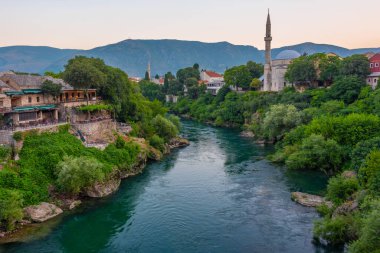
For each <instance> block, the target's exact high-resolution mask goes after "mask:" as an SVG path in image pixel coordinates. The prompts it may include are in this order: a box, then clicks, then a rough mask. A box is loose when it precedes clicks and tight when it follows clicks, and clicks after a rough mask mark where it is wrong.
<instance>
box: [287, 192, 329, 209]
mask: <svg viewBox="0 0 380 253" xmlns="http://www.w3.org/2000/svg"><path fill="white" fill-rule="evenodd" d="M292 200H293V201H295V202H297V203H299V204H301V205H303V206H308V207H318V206H321V205H323V204H326V205H327V206H329V207H331V206H332V203H331V202H329V201H326V200H325V198H323V197H321V196H317V195H311V194H307V193H302V192H292Z"/></svg>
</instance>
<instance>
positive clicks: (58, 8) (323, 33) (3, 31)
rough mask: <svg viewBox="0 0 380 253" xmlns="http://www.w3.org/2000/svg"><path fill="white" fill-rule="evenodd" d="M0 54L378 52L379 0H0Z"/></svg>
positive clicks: (379, 44) (379, 38)
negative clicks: (135, 43) (146, 44)
mask: <svg viewBox="0 0 380 253" xmlns="http://www.w3.org/2000/svg"><path fill="white" fill-rule="evenodd" d="M0 8H1V12H0V47H3V46H13V45H33V46H52V47H58V48H73V49H74V48H75V49H91V48H94V47H98V46H103V45H107V44H112V43H116V42H119V41H122V40H125V39H180V40H194V41H203V42H219V41H228V42H231V43H233V44H237V45H251V46H255V47H257V48H259V49H263V48H264V40H263V38H264V36H265V22H266V15H267V10H268V8H270V13H271V19H272V36H273V42H272V45H273V47H281V46H288V45H294V44H298V43H302V42H314V43H323V44H333V45H339V46H343V47H346V48H350V49H352V48H364V47H380V28H379V20H380V12H379V10H380V0H360V1H358V0H0Z"/></svg>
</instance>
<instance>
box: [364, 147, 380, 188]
mask: <svg viewBox="0 0 380 253" xmlns="http://www.w3.org/2000/svg"><path fill="white" fill-rule="evenodd" d="M359 178H360V184H361V185H362V187H364V188H367V189H369V190H370V192H371V193H372V194H374V195H380V150H376V151H373V152H372V153H371V154H369V155H368V157H367V160H366V162H365V165H364V166H363V167H362V168H360V170H359Z"/></svg>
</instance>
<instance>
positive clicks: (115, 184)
mask: <svg viewBox="0 0 380 253" xmlns="http://www.w3.org/2000/svg"><path fill="white" fill-rule="evenodd" d="M120 183H121V179H120V177H113V178H111V179H109V180H108V181H106V182H101V183H96V184H95V185H93V186H91V187H88V188H87V189H86V190H85V191H84V195H85V196H87V197H91V198H103V197H106V196H108V195H110V194H112V193H114V192H115V191H117V189H119V186H120Z"/></svg>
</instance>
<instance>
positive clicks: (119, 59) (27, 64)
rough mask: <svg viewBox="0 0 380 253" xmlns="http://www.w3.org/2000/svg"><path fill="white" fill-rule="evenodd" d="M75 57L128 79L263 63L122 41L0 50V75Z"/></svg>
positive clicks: (209, 48)
mask: <svg viewBox="0 0 380 253" xmlns="http://www.w3.org/2000/svg"><path fill="white" fill-rule="evenodd" d="M283 50H295V51H297V52H299V53H301V54H303V53H307V54H313V53H328V52H331V53H335V54H337V55H340V56H342V57H347V56H350V55H353V54H359V53H367V52H375V53H377V52H380V48H360V49H347V48H343V47H339V46H334V45H327V44H315V43H311V42H306V43H302V44H298V45H293V46H286V47H281V48H275V49H273V50H272V55H273V56H274V57H275V56H276V55H278V54H279V53H280V52H281V51H283ZM75 55H84V56H88V57H99V58H101V59H103V60H104V61H105V62H106V64H108V65H111V66H114V67H118V68H121V69H122V70H124V71H126V72H127V73H128V74H129V76H144V73H145V71H146V69H147V65H148V62H150V63H151V70H152V74H153V75H155V74H164V73H166V72H168V71H172V72H173V73H175V72H176V71H177V70H178V69H180V68H184V67H188V66H192V65H193V64H194V63H199V65H200V67H201V68H203V69H208V70H214V71H216V72H220V73H222V72H224V71H225V69H227V68H229V67H233V66H236V65H241V64H245V63H246V62H247V61H249V60H253V61H256V62H261V63H263V62H264V51H263V50H259V49H257V48H256V47H253V46H240V45H233V44H231V43H228V42H217V43H204V42H199V41H181V40H124V41H121V42H118V43H115V44H110V45H106V46H102V47H96V48H93V49H90V50H78V49H59V48H53V47H44V46H10V47H0V71H7V70H14V71H19V72H29V73H44V72H45V71H54V72H58V71H60V70H62V69H63V68H64V65H65V64H66V63H67V61H68V60H69V59H71V58H73V57H74V56H75Z"/></svg>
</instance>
